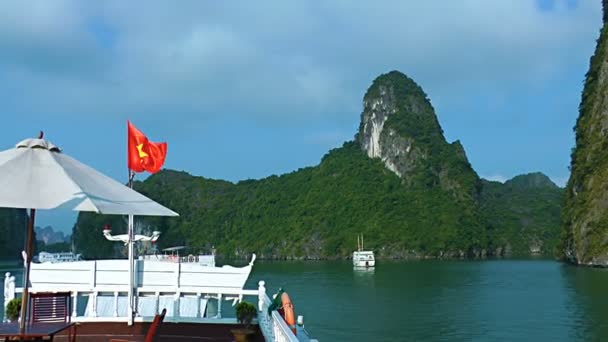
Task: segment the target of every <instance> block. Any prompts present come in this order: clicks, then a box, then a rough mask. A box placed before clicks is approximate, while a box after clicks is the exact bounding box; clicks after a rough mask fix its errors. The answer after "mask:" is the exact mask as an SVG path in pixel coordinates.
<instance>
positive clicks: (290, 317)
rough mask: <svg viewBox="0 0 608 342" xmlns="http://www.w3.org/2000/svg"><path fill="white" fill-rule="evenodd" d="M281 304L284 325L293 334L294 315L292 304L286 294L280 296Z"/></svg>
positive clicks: (294, 328) (294, 329) (294, 327)
mask: <svg viewBox="0 0 608 342" xmlns="http://www.w3.org/2000/svg"><path fill="white" fill-rule="evenodd" d="M281 304H282V306H283V311H284V312H285V317H283V318H285V323H287V325H288V326H289V327H290V328H291V331H293V333H294V334H295V333H296V314H295V313H294V311H293V303H292V302H291V299H290V298H289V295H288V294H287V292H283V294H282V295H281Z"/></svg>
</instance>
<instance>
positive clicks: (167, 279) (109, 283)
mask: <svg viewBox="0 0 608 342" xmlns="http://www.w3.org/2000/svg"><path fill="white" fill-rule="evenodd" d="M180 250H183V249H182V248H175V249H169V250H166V251H165V252H167V253H166V254H163V255H169V256H170V255H171V252H173V255H177V253H176V252H177V251H180ZM212 256H213V257H215V256H214V255H213V254H212ZM255 258H256V256H255V254H253V255H252V257H251V260H250V261H249V263H248V264H247V265H245V266H241V267H235V266H229V265H224V266H221V267H219V266H216V265H215V259H214V258H213V261H212V263H213V265H206V264H204V263H206V262H209V260H207V261H205V260H203V261H204V262H203V263H201V258H200V256H199V258H198V259H197V258H196V257H194V258H192V257H191V255H186V256H183V255H182V256H180V257H173V258H171V257H164V256H160V255H159V256H158V257H154V256H144V257H140V258H138V260H135V265H134V268H135V273H134V274H135V277H134V287H135V292H134V293H135V297H136V305H135V307H136V308H137V309H136V316H135V317H134V318H133V324H132V325H128V324H127V322H128V315H129V314H128V299H127V293H128V287H129V281H128V277H127V274H128V268H129V265H128V263H129V260H127V259H118V260H87V261H85V260H79V261H72V262H43V263H32V264H31V269H30V287H29V291H30V293H53V292H66V291H68V292H70V293H71V297H72V303H71V304H72V314H71V320H72V321H73V322H77V323H78V331H77V341H105V342H107V341H108V339H109V336H110V337H113V338H125V339H128V340H131V339H133V340H138V339H141V338H142V337H143V335H145V333H146V329H147V328H146V327H147V326H149V324H150V322H151V321H152V319H153V318H154V315H155V314H157V313H159V312H160V311H162V309H163V308H166V309H167V314H166V317H165V321H164V323H163V327H162V329H161V330H160V339H159V340H160V341H192V340H193V339H194V340H196V339H197V338H200V339H209V340H219V341H222V340H225V341H231V340H232V335H231V329H235V328H238V327H239V324H238V323H237V321H236V318H234V317H228V316H227V315H226V312H228V313H229V314H230V313H232V312H231V311H232V310H230V305H232V306H234V305H236V304H237V303H238V302H240V301H242V300H248V301H250V302H252V303H254V305H255V306H256V307H257V308H258V316H257V328H256V329H254V331H255V335H256V336H254V337H253V340H255V341H294V342H295V341H316V340H313V339H311V338H310V336H309V334H308V332H307V331H306V330H305V329H304V325H303V318H300V317H298V323H299V324H298V325H297V326H295V327H293V326H289V325H288V324H287V323H286V321H285V319H284V318H283V317H282V316H281V314H279V311H277V310H273V311H269V310H268V308H269V307H270V306H271V304H272V302H273V299H272V298H271V296H270V297H269V294H267V293H266V283H265V282H264V281H263V280H260V281H258V287H257V288H255V289H245V288H244V286H245V283H246V281H247V279H248V278H249V276H250V274H251V270H252V268H253V265H254V262H255ZM203 259H205V258H203ZM4 286H5V287H4V288H5V292H4V305H5V310H6V306H7V304H8V302H9V301H10V300H12V299H13V298H15V296H16V295H17V294H19V293H20V292H22V291H23V288H19V287H16V284H15V277H14V276H13V275H11V274H10V273H7V274H6V276H5V282H4ZM300 323H301V324H300ZM294 331H295V333H294ZM63 340H67V335H66V336H63V335H57V336H55V341H63Z"/></svg>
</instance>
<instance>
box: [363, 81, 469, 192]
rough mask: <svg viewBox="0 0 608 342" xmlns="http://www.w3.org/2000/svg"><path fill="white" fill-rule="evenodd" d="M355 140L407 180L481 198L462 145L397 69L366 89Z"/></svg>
mask: <svg viewBox="0 0 608 342" xmlns="http://www.w3.org/2000/svg"><path fill="white" fill-rule="evenodd" d="M357 140H358V142H359V144H360V146H361V148H362V149H363V151H365V153H366V154H367V156H368V157H370V158H378V159H380V160H382V162H383V163H384V165H385V166H386V168H388V169H389V170H391V171H392V172H394V173H395V174H396V175H397V176H399V177H400V178H401V179H402V180H403V181H404V183H406V184H408V185H411V186H415V185H421V184H422V185H423V186H434V185H439V186H441V187H442V188H443V189H444V190H447V191H449V192H451V193H452V194H453V195H454V196H456V197H459V196H460V195H461V194H462V193H464V194H468V195H469V196H470V197H472V198H476V197H477V194H478V192H479V188H480V180H479V178H478V177H477V174H476V173H475V171H474V170H473V169H472V168H471V165H470V164H469V162H468V160H467V157H466V154H465V151H464V148H463V147H462V145H461V144H460V142H459V141H455V142H453V143H452V144H448V143H447V142H446V140H445V137H444V136H443V130H442V129H441V126H440V125H439V122H438V120H437V116H436V115H435V111H434V109H433V106H432V105H431V103H430V101H429V100H428V98H427V95H426V94H425V93H424V91H423V90H422V88H421V87H420V86H419V85H418V84H416V83H415V82H414V81H413V80H412V79H411V78H409V77H407V76H406V75H404V74H402V73H400V72H398V71H392V72H389V73H387V74H384V75H381V76H379V77H378V78H376V80H374V82H373V84H372V86H371V87H370V88H369V90H368V91H367V93H366V94H365V97H364V99H363V112H362V113H361V123H360V126H359V132H358V134H357Z"/></svg>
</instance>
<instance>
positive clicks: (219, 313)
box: [215, 293, 222, 318]
mask: <svg viewBox="0 0 608 342" xmlns="http://www.w3.org/2000/svg"><path fill="white" fill-rule="evenodd" d="M215 317H217V318H222V294H221V293H218V294H217V315H215Z"/></svg>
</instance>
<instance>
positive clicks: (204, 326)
mask: <svg viewBox="0 0 608 342" xmlns="http://www.w3.org/2000/svg"><path fill="white" fill-rule="evenodd" d="M149 326H150V323H149V322H147V323H135V324H134V325H132V326H128V325H127V324H126V323H124V322H86V323H79V324H78V326H77V328H76V336H77V337H76V341H78V342H97V341H99V342H102V341H103V342H108V341H110V339H112V338H121V339H127V340H130V341H143V340H144V336H145V334H146V332H147V331H148V327H149ZM239 327H242V326H240V325H238V324H223V323H174V322H164V323H163V324H162V325H161V327H160V329H159V336H158V339H157V341H163V342H165V341H166V342H170V341H176V342H179V341H184V342H185V341H189V342H194V341H220V342H221V341H225V342H232V341H234V337H233V335H232V333H231V332H230V330H231V329H235V328H239ZM252 329H253V330H256V334H255V335H254V336H251V339H250V341H252V342H263V341H264V336H262V333H261V332H260V331H259V329H258V327H257V326H252ZM67 340H68V339H67V334H61V335H57V336H55V339H54V341H58V342H67Z"/></svg>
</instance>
